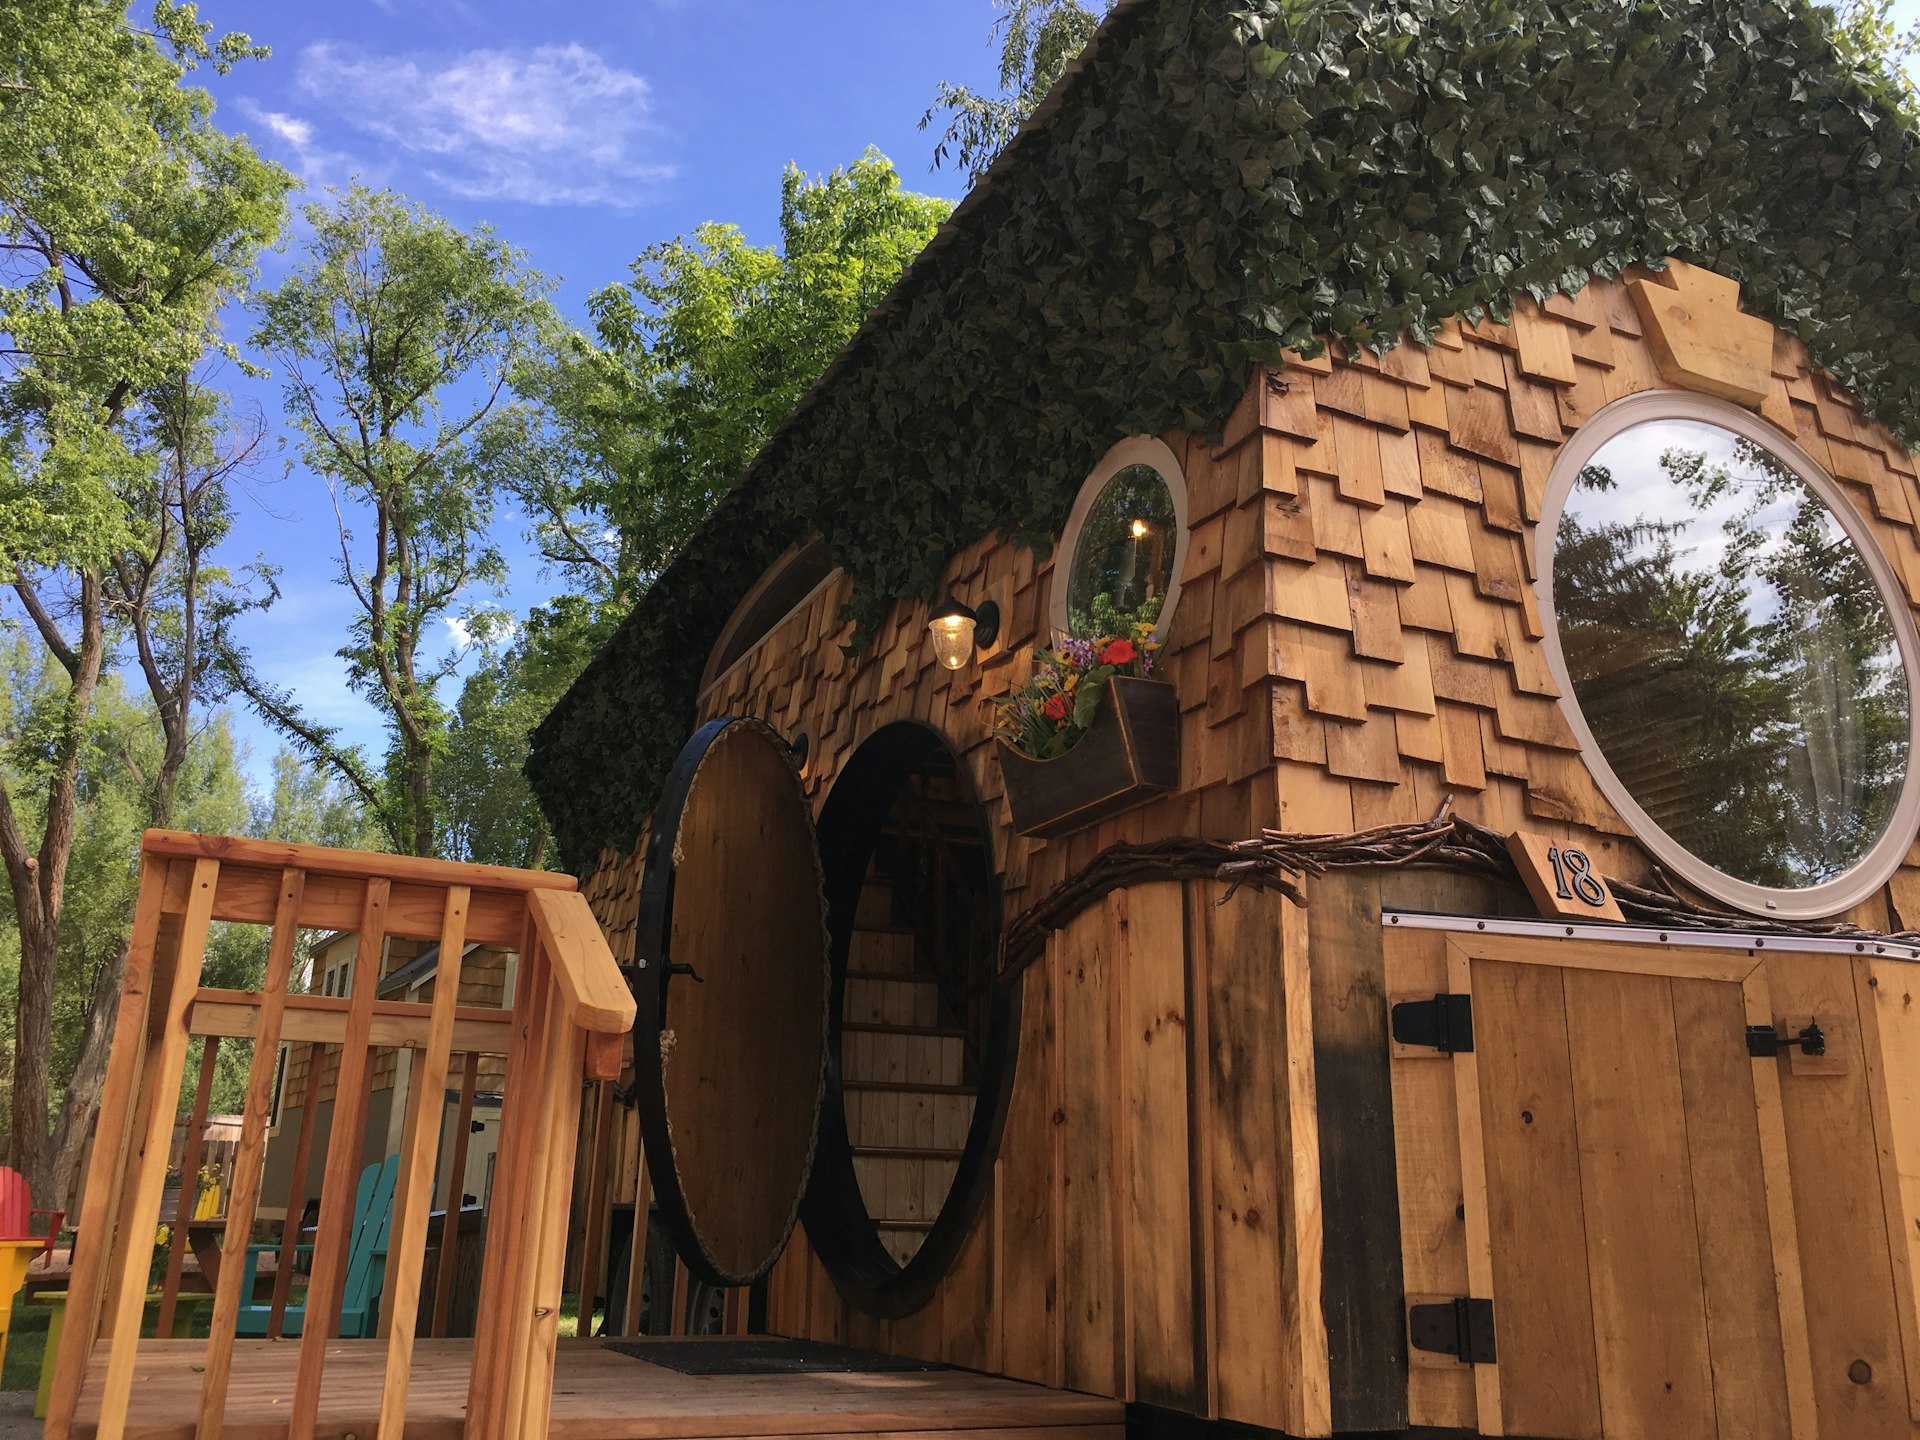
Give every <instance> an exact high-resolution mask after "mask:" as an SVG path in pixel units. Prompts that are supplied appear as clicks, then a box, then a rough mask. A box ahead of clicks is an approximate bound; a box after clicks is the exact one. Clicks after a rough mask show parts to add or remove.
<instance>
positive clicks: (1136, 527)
mask: <svg viewBox="0 0 1920 1440" xmlns="http://www.w3.org/2000/svg"><path fill="white" fill-rule="evenodd" d="M1146 535H1147V522H1146V521H1144V520H1136V521H1134V522H1133V538H1134V539H1136V540H1144V539H1145V538H1146Z"/></svg>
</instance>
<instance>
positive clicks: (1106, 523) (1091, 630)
mask: <svg viewBox="0 0 1920 1440" xmlns="http://www.w3.org/2000/svg"><path fill="white" fill-rule="evenodd" d="M1185 557H1186V484H1185V481H1184V480H1183V478H1182V477H1181V474H1180V466H1179V464H1178V462H1177V461H1176V460H1175V459H1174V455H1173V451H1172V450H1170V449H1168V448H1167V446H1166V445H1165V444H1164V443H1163V442H1161V441H1159V440H1155V439H1153V438H1151V437H1148V436H1139V437H1136V438H1134V439H1132V440H1126V441H1123V442H1121V443H1120V444H1119V445H1116V446H1115V447H1114V448H1113V449H1112V450H1110V451H1109V452H1108V453H1107V455H1106V456H1105V458H1103V459H1102V460H1101V462H1100V464H1099V465H1097V466H1096V467H1094V471H1093V473H1092V474H1091V475H1090V476H1088V477H1087V481H1086V483H1085V485H1083V486H1082V487H1081V491H1080V498H1079V499H1078V500H1077V501H1076V502H1075V504H1074V507H1073V515H1072V516H1071V517H1070V518H1069V519H1068V521H1067V528H1066V532H1065V534H1064V535H1063V536H1062V537H1061V547H1060V558H1059V562H1058V564H1059V567H1061V568H1060V569H1059V570H1057V571H1056V573H1057V574H1061V575H1064V583H1063V582H1062V580H1060V579H1056V581H1055V583H1054V587H1053V606H1052V610H1053V613H1052V621H1053V628H1054V629H1055V630H1056V631H1058V632H1059V633H1061V634H1065V635H1081V636H1096V635H1124V634H1127V633H1129V632H1131V631H1133V630H1135V629H1136V628H1137V627H1139V626H1141V625H1146V626H1150V627H1152V628H1153V630H1154V631H1155V632H1156V633H1157V634H1162V635H1164V634H1165V633H1166V626H1167V622H1168V620H1170V619H1171V618H1172V615H1173V607H1174V602H1175V600H1176V598H1177V597H1178V595H1179V591H1180V579H1179V577H1180V570H1181V566H1182V565H1183V564H1184V562H1185Z"/></svg>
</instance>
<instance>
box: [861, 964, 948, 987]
mask: <svg viewBox="0 0 1920 1440" xmlns="http://www.w3.org/2000/svg"><path fill="white" fill-rule="evenodd" d="M847 979H849V980H890V981H892V982H893V983H894V984H896V985H938V984H939V983H940V979H939V977H938V976H935V975H929V974H927V973H926V972H925V971H924V970H855V969H854V968H852V967H851V966H849V967H848V968H847Z"/></svg>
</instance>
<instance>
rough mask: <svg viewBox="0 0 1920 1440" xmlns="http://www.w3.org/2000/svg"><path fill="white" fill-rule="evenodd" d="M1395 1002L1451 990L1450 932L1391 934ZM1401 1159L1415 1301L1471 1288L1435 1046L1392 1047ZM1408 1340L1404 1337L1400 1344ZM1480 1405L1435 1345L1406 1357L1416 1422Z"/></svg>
mask: <svg viewBox="0 0 1920 1440" xmlns="http://www.w3.org/2000/svg"><path fill="white" fill-rule="evenodd" d="M1382 948H1383V951H1384V955H1383V959H1384V974H1385V981H1386V987H1387V995H1388V997H1389V1003H1391V1002H1392V1001H1393V1000H1395V999H1399V998H1403V997H1422V998H1424V997H1431V996H1433V995H1437V994H1441V993H1443V992H1444V991H1445V990H1446V988H1447V937H1446V936H1445V935H1444V934H1442V933H1440V932H1438V931H1433V930H1397V929H1396V930H1389V931H1388V933H1387V934H1386V936H1385V937H1383V946H1382ZM1390 1048H1391V1051H1392V1059H1391V1061H1390V1066H1391V1071H1392V1080H1393V1130H1394V1165H1395V1171H1396V1175H1397V1183H1398V1186H1399V1194H1400V1266H1401V1273H1402V1276H1403V1279H1404V1283H1405V1286H1406V1296H1405V1297H1404V1298H1405V1299H1406V1300H1407V1301H1408V1303H1411V1302H1412V1297H1415V1296H1421V1297H1429V1298H1432V1299H1439V1298H1442V1297H1449V1296H1455V1295H1467V1294H1469V1293H1471V1292H1470V1290H1469V1284H1468V1278H1467V1233H1466V1191H1465V1180H1464V1178H1463V1176H1462V1173H1461V1157H1460V1129H1459V1112H1458V1100H1457V1097H1456V1095H1455V1091H1454V1071H1455V1066H1454V1061H1453V1059H1452V1058H1451V1057H1450V1056H1448V1055H1445V1054H1443V1053H1442V1052H1440V1051H1438V1050H1431V1049H1420V1048H1417V1047H1411V1046H1394V1047H1390ZM1402 1343H1404V1340H1403V1342H1402ZM1475 1416H1476V1404H1475V1399H1474V1388H1473V1373H1472V1370H1471V1369H1470V1368H1469V1367H1467V1366H1465V1365H1461V1364H1459V1363H1458V1362H1457V1361H1454V1360H1451V1359H1449V1358H1446V1357H1442V1356H1437V1355H1434V1354H1433V1353H1432V1352H1431V1351H1413V1352H1411V1353H1410V1354H1409V1365H1408V1370H1407V1419H1408V1422H1409V1423H1410V1424H1414V1425H1431V1426H1437V1427H1446V1428H1451V1429H1467V1428H1471V1427H1472V1426H1473V1424H1474V1421H1475Z"/></svg>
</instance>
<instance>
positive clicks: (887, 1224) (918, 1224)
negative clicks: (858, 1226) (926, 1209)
mask: <svg viewBox="0 0 1920 1440" xmlns="http://www.w3.org/2000/svg"><path fill="white" fill-rule="evenodd" d="M869 1218H871V1219H873V1228H874V1229H876V1230H931V1229H933V1221H931V1220H881V1219H879V1218H877V1217H869Z"/></svg>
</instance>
